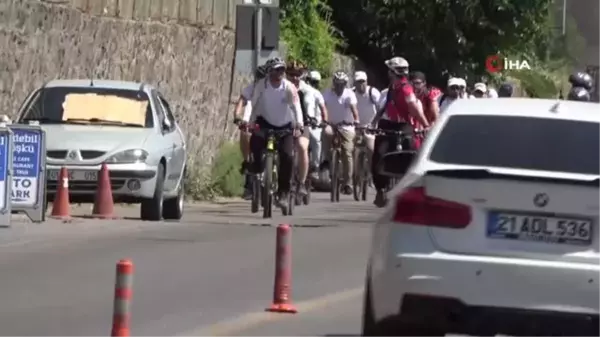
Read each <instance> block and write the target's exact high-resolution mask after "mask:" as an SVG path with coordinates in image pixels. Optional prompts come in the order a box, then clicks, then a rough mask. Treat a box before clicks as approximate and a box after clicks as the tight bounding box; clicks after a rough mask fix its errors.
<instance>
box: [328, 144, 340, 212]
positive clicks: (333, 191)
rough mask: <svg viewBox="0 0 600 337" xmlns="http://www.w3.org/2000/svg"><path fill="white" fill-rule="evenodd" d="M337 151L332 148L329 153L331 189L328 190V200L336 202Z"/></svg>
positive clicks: (337, 189)
mask: <svg viewBox="0 0 600 337" xmlns="http://www.w3.org/2000/svg"><path fill="white" fill-rule="evenodd" d="M337 157H338V153H337V151H336V150H333V152H332V153H331V163H330V168H329V171H330V172H331V173H330V174H331V191H330V200H331V202H336V198H337V200H339V195H338V193H337V192H338V191H339V186H338V185H339V184H338V182H339V181H338V179H339V178H338V158H337Z"/></svg>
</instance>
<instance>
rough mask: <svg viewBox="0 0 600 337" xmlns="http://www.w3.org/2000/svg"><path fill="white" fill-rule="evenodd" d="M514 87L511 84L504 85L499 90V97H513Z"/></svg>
mask: <svg viewBox="0 0 600 337" xmlns="http://www.w3.org/2000/svg"><path fill="white" fill-rule="evenodd" d="M512 95H513V86H512V84H510V83H502V84H501V85H500V88H498V97H512Z"/></svg>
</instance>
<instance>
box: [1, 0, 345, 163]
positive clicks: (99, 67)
mask: <svg viewBox="0 0 600 337" xmlns="http://www.w3.org/2000/svg"><path fill="white" fill-rule="evenodd" d="M127 1H133V0H45V1H41V0H0V46H1V47H0V114H8V115H14V114H15V113H16V111H17V109H18V107H19V106H20V104H21V102H22V101H23V100H24V99H25V97H26V96H27V94H28V93H29V92H31V91H32V90H33V89H35V88H36V87H39V86H41V85H42V84H43V83H44V82H46V81H48V80H51V79H55V78H90V77H92V76H93V77H94V78H98V79H121V80H129V81H144V82H148V83H151V84H153V85H155V86H157V87H158V88H159V90H160V91H161V92H162V93H163V94H164V95H165V96H166V97H167V99H169V100H170V101H171V105H172V106H173V108H174V113H175V115H176V117H177V119H178V121H179V123H180V125H181V126H182V127H183V128H184V130H185V132H186V135H187V138H188V147H189V149H190V150H189V156H190V158H191V159H192V160H195V161H198V162H200V163H209V162H210V161H211V160H212V158H213V156H214V154H215V152H216V149H217V148H218V146H219V144H221V143H222V141H224V140H228V139H231V138H232V137H233V133H234V130H233V128H232V127H231V126H232V125H231V123H230V121H229V120H228V116H230V115H231V111H232V109H233V101H234V100H235V99H236V98H237V96H238V95H239V92H240V90H241V88H242V86H243V85H244V84H245V83H247V82H248V80H249V79H248V77H247V76H244V75H241V74H235V76H233V87H232V88H230V84H231V83H232V81H231V79H232V76H231V69H232V59H233V55H234V50H233V48H234V32H233V31H232V30H230V29H223V28H216V27H213V26H210V25H205V26H202V27H200V26H198V25H190V24H187V23H185V24H181V23H176V22H166V21H164V20H163V21H153V20H148V18H146V20H143V21H138V20H127V19H125V18H114V17H110V15H109V14H110V13H111V12H110V11H112V9H110V8H113V7H110V6H113V5H116V6H117V8H118V6H123V4H125V3H127ZM136 1H138V0H136ZM140 1H144V2H147V3H148V4H149V5H152V4H154V5H156V3H157V2H156V1H154V0H140ZM181 1H183V0H181ZM181 1H176V0H164V1H159V2H160V3H162V4H166V5H169V6H170V5H172V4H173V3H175V2H177V3H181ZM186 1H187V0H186ZM198 1H200V0H198ZM206 1H208V0H206ZM210 1H212V0H210ZM215 1H223V2H225V1H228V0H215ZM96 2H97V3H96ZM93 4H96V5H93ZM98 4H101V5H106V6H109V7H108V8H109V9H107V10H104V9H100V8H102V7H101V6H99V5H98ZM111 4H112V5H111ZM73 5H76V6H79V7H77V8H75V7H73ZM90 6H95V7H90ZM98 11H102V13H101V14H99V15H94V13H96V12H98ZM115 13H117V12H115ZM118 13H123V12H122V11H119V12H118ZM119 15H120V16H123V14H119ZM336 59H337V61H336V62H337V63H338V64H339V65H340V67H341V68H344V69H347V70H348V71H351V70H352V64H353V62H352V60H351V59H350V58H346V57H337V58H336ZM231 89H232V91H231V94H232V95H231V96H230V95H229V94H230V90H231ZM229 118H230V117H229Z"/></svg>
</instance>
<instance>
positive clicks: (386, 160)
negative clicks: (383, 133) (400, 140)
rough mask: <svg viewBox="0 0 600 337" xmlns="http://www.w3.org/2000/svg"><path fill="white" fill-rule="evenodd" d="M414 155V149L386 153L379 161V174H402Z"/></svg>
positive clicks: (395, 176)
mask: <svg viewBox="0 0 600 337" xmlns="http://www.w3.org/2000/svg"><path fill="white" fill-rule="evenodd" d="M416 155H417V152H416V151H396V152H390V153H386V154H385V155H383V157H382V158H381V161H380V163H379V167H378V168H379V170H378V171H379V174H381V175H384V176H388V177H394V178H398V177H402V176H404V174H405V173H406V171H408V168H409V167H410V165H411V164H412V161H413V159H414V157H415V156H416Z"/></svg>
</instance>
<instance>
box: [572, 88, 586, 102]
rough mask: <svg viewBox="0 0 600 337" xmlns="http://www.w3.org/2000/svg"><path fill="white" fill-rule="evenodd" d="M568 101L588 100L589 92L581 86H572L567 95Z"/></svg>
mask: <svg viewBox="0 0 600 337" xmlns="http://www.w3.org/2000/svg"><path fill="white" fill-rule="evenodd" d="M567 99H568V100H569V101H580V102H589V101H590V100H591V97H590V92H589V91H587V90H586V89H585V88H583V87H573V88H571V90H570V91H569V95H567Z"/></svg>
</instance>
